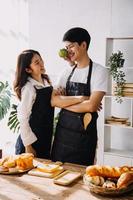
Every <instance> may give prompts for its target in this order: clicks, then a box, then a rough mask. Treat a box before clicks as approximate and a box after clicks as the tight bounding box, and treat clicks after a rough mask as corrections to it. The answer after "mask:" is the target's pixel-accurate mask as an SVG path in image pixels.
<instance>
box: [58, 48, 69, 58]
mask: <svg viewBox="0 0 133 200" xmlns="http://www.w3.org/2000/svg"><path fill="white" fill-rule="evenodd" d="M59 56H60V57H61V58H66V57H67V56H68V51H67V50H66V49H60V51H59Z"/></svg>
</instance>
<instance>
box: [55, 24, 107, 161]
mask: <svg viewBox="0 0 133 200" xmlns="http://www.w3.org/2000/svg"><path fill="white" fill-rule="evenodd" d="M90 40H91V38H90V35H89V33H88V32H87V30H85V29H83V28H80V27H76V28H72V29H70V30H68V31H67V32H66V33H65V34H64V37H63V42H65V47H66V49H67V51H68V58H67V60H69V61H70V62H71V63H76V65H75V66H74V67H73V68H70V69H67V70H66V71H65V72H64V73H63V74H62V76H61V77H60V80H59V83H58V87H62V88H65V92H66V97H61V96H59V95H57V94H56V93H55V94H53V95H52V100H51V102H52V105H53V106H56V107H59V108H62V109H61V111H60V114H59V121H58V124H57V127H56V132H55V138H54V143H53V147H52V159H53V161H57V160H59V161H62V162H71V163H77V164H82V165H92V164H93V163H94V158H95V153H96V146H97V117H98V114H97V110H98V109H99V107H100V104H101V101H102V99H103V96H104V95H105V93H106V91H107V80H108V71H107V69H106V68H105V67H103V66H101V65H99V64H97V63H95V62H93V61H92V60H91V59H90V57H89V55H88V52H87V51H88V47H89V44H90ZM74 96H75V97H79V96H83V97H86V98H84V99H83V100H82V101H81V102H79V103H78V102H75V103H74V101H73V100H72V98H73V97H74ZM68 97H69V98H71V103H70V104H69V103H68V101H69V100H68ZM87 113H88V114H87ZM86 120H87V123H88V124H87V125H86V124H85V123H86Z"/></svg>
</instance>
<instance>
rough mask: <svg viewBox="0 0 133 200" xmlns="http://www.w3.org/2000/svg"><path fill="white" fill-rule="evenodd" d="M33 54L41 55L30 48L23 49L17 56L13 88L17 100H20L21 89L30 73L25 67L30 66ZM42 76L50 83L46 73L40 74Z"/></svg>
mask: <svg viewBox="0 0 133 200" xmlns="http://www.w3.org/2000/svg"><path fill="white" fill-rule="evenodd" d="M35 54H37V55H39V56H40V57H41V55H40V53H39V52H38V51H35V50H32V49H28V50H24V51H22V53H21V54H20V55H19V56H18V60H17V67H16V72H15V80H14V84H13V88H14V91H15V93H16V95H17V97H18V99H19V100H21V89H22V87H23V86H24V85H25V84H26V83H27V81H28V77H29V76H30V74H29V73H28V72H27V71H26V68H29V67H30V64H31V61H32V58H33V56H34V55H35ZM42 77H43V78H45V79H46V80H47V82H48V83H49V84H50V85H51V82H50V79H49V77H48V75H47V74H42Z"/></svg>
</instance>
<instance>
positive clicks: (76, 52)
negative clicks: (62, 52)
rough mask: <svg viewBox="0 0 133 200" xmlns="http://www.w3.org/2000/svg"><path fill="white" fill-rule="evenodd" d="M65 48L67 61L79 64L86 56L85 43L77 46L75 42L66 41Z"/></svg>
mask: <svg viewBox="0 0 133 200" xmlns="http://www.w3.org/2000/svg"><path fill="white" fill-rule="evenodd" d="M65 47H66V49H67V51H68V56H69V59H70V60H71V61H73V62H75V61H76V62H80V61H81V60H82V58H83V56H84V55H85V54H86V42H82V43H81V44H80V45H79V44H78V43H77V42H68V41H66V42H65Z"/></svg>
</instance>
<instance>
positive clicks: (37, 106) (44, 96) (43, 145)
mask: <svg viewBox="0 0 133 200" xmlns="http://www.w3.org/2000/svg"><path fill="white" fill-rule="evenodd" d="M52 89H53V88H52V87H46V88H42V89H36V100H35V102H34V104H33V108H32V114H31V116H30V121H29V123H30V127H31V129H32V131H33V132H34V134H35V135H36V137H37V141H36V142H34V143H33V144H32V146H33V148H34V149H35V150H36V153H37V157H39V158H46V159H49V158H50V149H51V141H52V134H53V118H54V108H52V107H51V104H50V100H51V94H52ZM29 92H30V91H29ZM15 148H16V154H21V153H24V152H25V147H24V145H23V143H22V140H21V137H20V136H19V137H18V139H17V142H16V146H15Z"/></svg>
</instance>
